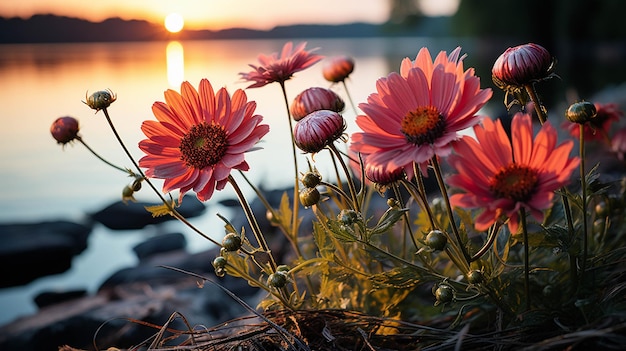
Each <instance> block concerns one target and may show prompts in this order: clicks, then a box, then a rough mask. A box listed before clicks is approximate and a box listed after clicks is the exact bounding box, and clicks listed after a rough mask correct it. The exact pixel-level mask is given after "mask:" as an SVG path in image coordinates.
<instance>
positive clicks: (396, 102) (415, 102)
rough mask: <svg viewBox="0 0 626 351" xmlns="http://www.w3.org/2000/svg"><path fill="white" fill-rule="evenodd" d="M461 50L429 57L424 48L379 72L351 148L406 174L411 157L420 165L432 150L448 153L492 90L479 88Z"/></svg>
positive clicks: (409, 171)
mask: <svg viewBox="0 0 626 351" xmlns="http://www.w3.org/2000/svg"><path fill="white" fill-rule="evenodd" d="M460 52H461V48H460V47H459V48H456V49H455V50H454V51H452V52H451V53H450V55H446V53H445V52H444V51H442V52H440V53H439V55H437V57H436V58H435V60H434V62H433V60H432V58H431V56H430V52H429V51H428V49H426V48H422V49H421V50H420V51H419V53H418V54H417V57H416V59H415V61H414V62H412V61H411V60H409V59H408V58H406V59H404V60H403V61H402V64H401V66H400V74H398V73H395V72H393V73H391V74H389V75H388V76H387V77H384V78H380V79H379V80H378V81H377V82H376V90H377V92H376V93H373V94H371V95H370V96H369V97H368V98H367V103H361V104H360V105H359V107H360V108H361V110H362V111H363V112H364V113H365V115H359V116H357V117H356V123H357V125H358V126H359V127H360V128H361V129H362V130H363V132H357V133H354V134H353V135H352V144H351V146H350V148H351V149H352V150H353V151H355V152H360V153H362V154H363V155H366V157H364V159H365V160H366V161H367V162H369V163H373V165H374V166H384V167H383V168H384V169H397V168H404V170H405V172H406V174H407V176H408V178H409V179H410V178H412V176H413V166H412V165H413V163H414V162H415V163H417V164H419V165H421V166H424V165H426V162H428V161H429V160H430V159H431V158H432V157H433V156H434V155H438V156H447V155H449V154H450V153H451V151H452V146H451V142H452V141H455V140H458V139H459V138H460V135H459V133H458V132H459V131H461V130H463V129H466V128H469V127H472V126H473V125H475V124H476V123H478V121H479V118H480V117H479V116H477V115H475V113H476V112H477V111H478V110H479V109H480V108H481V107H482V106H483V105H484V104H485V103H486V102H487V101H488V100H489V98H491V94H492V92H491V89H480V79H479V78H478V77H476V76H474V69H473V68H470V69H468V70H464V69H463V57H459V54H460Z"/></svg>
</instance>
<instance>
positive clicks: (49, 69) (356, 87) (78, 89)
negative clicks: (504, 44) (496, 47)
mask: <svg viewBox="0 0 626 351" xmlns="http://www.w3.org/2000/svg"><path fill="white" fill-rule="evenodd" d="M283 44H284V41H282V40H279V41H271V40H258V41H193V42H150V43H98V44H36V45H33V44H27V45H26V44H25V45H4V46H0V118H1V121H2V128H0V140H1V142H2V147H1V148H0V160H1V161H2V167H1V168H0V179H1V181H2V184H3V191H2V193H1V194H0V200H2V201H0V221H1V222H4V223H8V222H32V221H40V220H48V219H50V220H53V219H68V220H80V219H81V218H82V217H83V216H84V215H85V213H89V212H93V211H97V210H98V209H100V208H102V207H103V206H106V205H107V204H109V203H110V202H112V201H116V200H118V199H119V195H120V194H121V191H122V188H123V187H124V186H125V185H126V184H127V183H128V178H127V177H126V175H125V174H123V173H121V172H119V171H116V170H114V169H113V168H110V167H108V166H106V165H105V164H104V163H102V162H101V161H99V160H97V159H96V158H95V157H93V156H92V155H91V154H90V153H89V152H88V151H87V150H86V149H85V148H84V147H83V146H82V145H80V144H75V145H68V146H67V147H65V148H62V147H61V146H58V145H56V142H55V141H54V140H53V139H52V137H51V136H50V132H49V128H50V124H51V123H52V122H53V121H54V119H56V118H57V117H60V116H66V115H69V116H73V117H75V118H77V119H78V120H79V121H80V126H81V132H80V133H81V135H82V137H83V138H84V140H85V141H86V142H87V143H88V144H89V145H90V146H91V147H92V148H93V149H95V150H96V151H97V152H98V153H100V155H102V156H103V157H104V158H106V159H107V160H109V161H110V162H112V163H114V164H117V165H119V166H122V167H131V166H132V164H131V163H130V161H129V160H128V159H127V158H126V156H125V155H124V153H123V151H122V149H121V147H120V146H119V145H118V144H117V143H116V141H115V139H114V136H113V134H112V132H111V130H110V128H109V127H108V124H107V122H106V120H105V119H104V116H103V115H102V113H98V114H94V112H93V110H90V109H89V108H88V107H87V106H86V105H84V104H83V103H82V102H81V101H82V100H84V99H85V94H86V92H87V91H89V92H93V91H96V90H102V89H106V88H110V89H112V90H113V91H114V92H115V93H117V95H118V100H117V101H116V102H115V103H114V104H113V105H112V106H111V107H110V108H109V112H110V115H111V118H112V119H113V122H114V124H115V125H116V126H117V128H118V132H119V133H120V135H121V136H122V138H123V139H124V141H125V142H126V145H127V147H128V148H129V149H130V152H131V153H132V154H133V155H134V156H135V157H136V158H137V159H138V158H139V157H141V156H142V153H141V151H140V150H139V149H138V147H137V143H138V142H139V141H140V140H141V139H143V134H142V132H141V130H140V125H141V122H142V121H144V120H146V119H154V117H153V115H152V112H151V105H152V103H153V102H155V101H163V92H164V90H166V89H176V90H179V88H180V82H181V81H182V80H188V81H190V82H191V83H192V84H193V85H196V86H197V84H198V82H199V81H200V79H202V78H208V79H209V80H210V81H211V82H212V84H213V86H214V87H216V89H217V88H219V87H222V86H225V87H227V89H228V90H229V92H231V94H232V92H234V90H235V89H240V88H241V89H244V88H245V87H246V83H244V82H242V81H240V80H239V75H238V73H239V72H243V71H248V64H250V63H256V57H257V55H258V54H259V53H265V54H269V53H271V52H276V51H279V50H280V49H281V47H282V45H283ZM458 45H462V46H463V47H464V51H465V52H467V53H468V54H469V55H470V57H471V56H472V55H473V53H472V48H471V46H472V44H471V43H467V42H460V41H455V40H441V39H439V40H436V41H435V40H429V39H426V38H404V39H393V40H390V39H351V40H309V41H308V45H307V47H308V48H314V47H319V50H318V53H320V54H322V55H324V56H329V57H330V56H335V55H349V56H352V57H354V58H355V60H356V67H355V71H354V73H353V75H352V76H351V80H350V81H349V82H348V90H349V93H350V95H351V96H352V98H353V100H354V102H355V103H356V104H358V103H359V102H363V101H365V99H366V98H367V96H368V95H369V94H370V93H372V92H374V91H375V81H376V79H377V78H379V77H381V76H385V75H387V74H388V73H389V72H390V71H393V70H397V69H398V67H399V65H400V60H401V59H402V58H404V57H407V56H408V57H412V58H413V57H415V54H416V53H417V51H418V50H419V48H420V47H422V46H428V47H429V49H430V50H431V52H438V51H439V50H446V51H450V50H452V49H454V48H455V47H456V46H458ZM468 60H469V57H468ZM466 62H468V61H466ZM469 63H470V64H471V60H470V61H469ZM321 69H322V64H321V63H318V64H317V65H315V66H313V67H312V68H310V69H308V70H306V71H303V72H299V73H297V74H296V75H295V77H294V78H293V79H292V80H290V81H288V82H287V84H286V86H287V90H288V92H287V93H288V98H289V99H292V98H293V97H295V95H297V94H298V93H299V92H301V91H302V90H304V89H306V88H308V87H311V86H322V87H329V86H330V85H329V83H328V82H326V81H325V80H324V79H323V77H322V75H321ZM489 69H490V66H489V67H487V70H489ZM483 82H485V83H484V84H490V82H489V80H488V79H485V78H483ZM334 88H335V89H336V91H337V92H338V93H339V94H340V95H342V96H343V97H344V98H345V99H346V102H347V103H348V108H347V109H346V112H345V114H344V117H345V118H346V120H347V123H348V132H350V131H354V130H355V124H354V116H355V112H354V110H353V109H352V108H350V107H349V100H348V99H347V96H346V92H345V91H344V88H343V86H335V87H334ZM246 92H247V94H248V98H249V100H255V101H257V113H258V114H261V115H263V116H264V122H265V123H268V124H269V125H270V128H271V131H270V133H269V134H268V135H267V136H266V137H265V138H264V142H263V145H262V146H263V147H264V149H263V150H260V151H256V152H254V153H251V154H249V155H248V156H247V160H248V162H249V163H250V166H251V171H250V172H248V176H249V177H250V178H251V179H252V180H253V181H254V182H255V183H257V184H262V185H263V186H265V187H270V188H271V187H279V186H281V187H282V186H289V185H291V184H292V182H293V165H292V163H291V147H290V138H289V134H288V131H289V129H288V124H287V119H286V118H287V117H286V116H287V115H286V107H285V104H284V101H283V98H282V94H281V91H280V88H279V86H278V84H272V85H269V86H266V87H263V88H259V89H250V90H247V91H246ZM290 101H291V100H290ZM324 156H325V155H322V154H320V155H318V157H316V161H317V162H318V168H320V171H321V172H322V173H324V172H330V168H325V166H324V165H325V164H328V160H327V159H325V158H324ZM299 162H300V169H304V167H305V165H306V158H305V157H304V156H302V157H301V158H300V160H299ZM326 170H327V171H326ZM327 174H330V173H327ZM236 176H237V175H236ZM241 183H242V185H243V182H241ZM158 186H160V183H159V184H158ZM144 189H145V190H142V192H141V193H139V195H138V196H137V197H138V199H141V200H150V201H152V200H156V196H155V195H154V194H151V193H150V192H149V190H148V189H147V187H144ZM250 193H251V191H248V194H250ZM231 197H233V193H232V190H231V189H230V188H229V187H227V188H226V189H225V190H224V191H222V192H219V193H216V195H215V196H214V199H215V200H216V201H217V200H219V199H224V198H231ZM216 201H211V202H209V204H208V205H209V206H208V211H207V212H206V214H205V215H203V216H202V217H200V218H195V219H193V220H192V222H193V223H194V224H195V225H196V226H198V227H200V228H206V230H205V232H207V234H209V235H213V236H214V237H215V238H216V239H217V240H220V238H221V235H222V223H221V222H220V221H219V220H218V219H217V217H216V213H217V212H220V213H222V214H225V215H232V213H231V212H229V210H228V209H225V208H222V207H220V206H219V205H217V204H215V202H216ZM168 226H169V227H167V228H165V229H162V230H172V231H173V230H177V231H183V232H184V228H183V227H182V226H180V225H179V224H178V223H172V224H168ZM153 231H154V229H150V228H148V229H146V230H141V231H123V232H115V233H114V232H111V231H108V230H106V229H105V228H103V227H102V226H96V227H95V228H94V231H93V232H92V234H91V237H90V239H89V247H88V249H87V250H86V251H85V252H84V253H83V254H81V255H80V256H78V257H76V258H75V259H74V262H73V267H72V269H71V270H70V271H68V272H66V273H64V274H59V275H54V276H49V277H45V278H41V279H38V280H36V281H35V282H32V283H31V284H28V285H26V286H23V287H17V288H9V289H0V310H2V312H3V313H1V314H0V324H3V323H7V322H10V321H11V320H13V319H14V318H16V317H18V316H21V315H26V314H30V313H33V312H34V311H35V310H36V309H35V306H34V305H33V303H32V302H31V301H32V298H33V297H34V296H35V295H36V294H37V293H39V292H41V291H43V290H54V289H56V288H64V289H66V288H87V289H89V290H90V291H91V292H93V291H94V290H95V289H96V288H97V286H98V285H99V284H100V283H101V282H102V281H103V280H104V279H105V278H106V277H107V276H108V275H109V274H111V273H112V272H114V271H115V270H117V269H120V268H123V267H126V266H129V265H132V264H134V263H135V258H134V255H133V253H132V246H133V245H134V244H136V243H138V242H141V241H143V240H145V239H146V238H147V237H149V236H150V235H154V234H155V233H154V232H153ZM211 233H214V234H211ZM188 239H189V250H190V251H192V252H195V251H199V250H203V249H206V248H208V247H209V246H210V244H209V243H208V242H206V240H204V239H202V238H201V237H199V236H198V235H197V234H196V235H194V234H189V235H188ZM4 270H6V268H3V271H4ZM4 274H10V272H9V273H4Z"/></svg>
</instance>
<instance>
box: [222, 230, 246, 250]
mask: <svg viewBox="0 0 626 351" xmlns="http://www.w3.org/2000/svg"><path fill="white" fill-rule="evenodd" d="M241 244H242V241H241V237H240V236H239V235H237V234H235V233H228V234H226V236H224V239H222V248H224V250H226V251H237V250H239V249H240V248H241Z"/></svg>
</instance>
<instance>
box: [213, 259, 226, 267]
mask: <svg viewBox="0 0 626 351" xmlns="http://www.w3.org/2000/svg"><path fill="white" fill-rule="evenodd" d="M226 263H227V261H226V257H224V256H217V257H215V259H214V260H213V268H215V269H216V270H217V269H218V268H224V267H226Z"/></svg>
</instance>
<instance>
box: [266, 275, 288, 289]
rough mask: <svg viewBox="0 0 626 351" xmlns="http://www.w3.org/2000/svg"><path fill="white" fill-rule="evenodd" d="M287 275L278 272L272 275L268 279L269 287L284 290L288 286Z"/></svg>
mask: <svg viewBox="0 0 626 351" xmlns="http://www.w3.org/2000/svg"><path fill="white" fill-rule="evenodd" d="M287 280H288V279H287V274H286V273H285V272H283V271H276V273H272V274H270V276H269V278H267V285H269V286H272V287H274V288H278V289H280V288H284V287H285V285H287Z"/></svg>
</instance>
